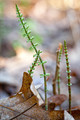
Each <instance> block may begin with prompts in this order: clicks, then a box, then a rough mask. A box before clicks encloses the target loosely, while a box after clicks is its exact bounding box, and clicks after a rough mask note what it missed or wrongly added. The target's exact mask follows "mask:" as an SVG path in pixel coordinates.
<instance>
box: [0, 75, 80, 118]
mask: <svg viewBox="0 0 80 120" xmlns="http://www.w3.org/2000/svg"><path fill="white" fill-rule="evenodd" d="M31 83H32V78H31V77H30V75H29V74H28V73H24V75H23V84H22V87H21V89H20V91H19V92H18V93H17V94H16V95H15V96H12V97H10V98H6V99H2V100H0V120H64V111H60V110H59V111H51V112H49V111H45V110H44V109H43V108H42V107H41V106H38V99H37V97H36V96H35V95H34V94H33V93H32V91H31V90H30V85H31ZM55 99H58V98H55ZM57 103H58V102H57ZM76 115H77V116H76ZM79 115H80V111H77V114H76V111H72V116H73V117H74V118H75V120H80V116H79ZM76 118H77V119H76Z"/></svg>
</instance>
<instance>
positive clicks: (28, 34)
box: [16, 5, 49, 110]
mask: <svg viewBox="0 0 80 120" xmlns="http://www.w3.org/2000/svg"><path fill="white" fill-rule="evenodd" d="M16 11H17V17H18V18H19V21H20V25H21V26H22V28H21V30H23V31H24V34H23V36H24V37H27V39H28V40H27V42H30V43H31V47H32V48H33V49H34V50H35V52H36V54H35V55H34V56H33V57H36V56H37V57H36V59H35V61H34V63H33V64H32V67H30V70H29V71H28V72H29V74H30V75H31V74H32V73H33V71H32V70H33V69H34V67H35V65H36V63H37V62H38V65H40V64H41V65H42V69H43V74H41V75H40V76H41V77H44V91H45V109H46V110H48V100H47V83H46V76H49V73H46V71H45V67H44V64H45V63H46V61H43V60H42V58H41V56H40V53H42V51H40V50H37V45H38V44H37V43H35V44H34V42H33V39H34V37H33V36H31V31H30V30H29V26H28V25H27V24H26V22H25V21H24V18H23V15H22V13H21V12H20V10H19V8H18V6H17V5H16ZM38 58H39V61H38Z"/></svg>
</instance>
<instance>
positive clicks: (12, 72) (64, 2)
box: [0, 0, 80, 105]
mask: <svg viewBox="0 0 80 120" xmlns="http://www.w3.org/2000/svg"><path fill="white" fill-rule="evenodd" d="M15 4H18V6H19V8H20V10H21V12H22V13H23V16H24V18H25V20H26V22H27V24H28V25H29V26H30V27H29V28H30V30H31V31H32V32H31V34H32V35H34V36H35V39H34V42H37V43H38V44H39V46H38V47H40V49H41V50H43V53H45V54H43V55H42V58H43V60H47V61H48V63H47V65H46V69H47V70H49V71H48V72H50V73H51V74H52V76H53V77H54V73H55V56H56V49H57V46H58V44H59V43H60V42H63V41H64V40H66V41H67V44H68V49H69V54H70V61H71V65H72V71H73V73H72V74H73V76H74V78H73V84H74V85H76V89H75V88H74V93H75V94H76V93H77V94H76V95H78V93H79V94H80V82H79V81H80V74H79V68H80V52H79V51H80V0H0V84H1V82H2V81H5V83H8V84H11V85H13V86H16V83H17V82H18V86H19V84H20V83H21V80H22V79H21V77H22V73H23V71H26V70H27V69H28V67H29V66H30V65H31V63H32V60H33V57H31V56H32V54H33V51H28V48H29V47H30V43H29V44H27V42H26V39H25V38H23V37H22V34H21V31H20V26H19V22H18V19H17V17H16V8H15ZM76 53H77V54H76ZM63 62H64V61H63ZM40 69H41V68H39V69H37V71H36V76H35V75H34V82H35V83H36V84H37V83H38V82H39V83H40V82H41V80H40V79H39V75H37V73H40V72H41V71H42V70H41V71H39V70H40ZM62 70H63V71H62V73H63V72H64V65H62ZM64 73H65V72H64ZM5 76H6V77H5ZM62 77H63V82H62V84H63V85H62V88H63V89H64V90H63V91H61V93H64V91H65V92H66V91H67V87H66V86H65V84H64V82H66V80H65V81H64V79H65V78H66V77H65V75H64V76H63V75H62ZM11 81H13V82H12V83H11ZM13 83H15V85H14V84H13ZM66 83H67V82H66ZM1 85H2V84H1ZM50 85H51V81H49V83H48V87H49V88H48V89H49V91H50V90H51V86H50ZM74 85H73V87H74ZM63 86H64V87H63ZM9 88H10V87H9ZM11 88H12V87H11ZM65 88H66V90H65ZM1 89H2V88H1V86H0V95H1V93H2V92H1ZM4 89H5V86H4ZM6 89H7V88H6ZM13 89H14V88H13ZM42 90H43V88H42V89H41V92H42ZM4 91H5V90H4ZM9 91H11V90H9ZM12 91H14V90H12ZM76 91H77V92H76ZM6 93H7V95H5V96H8V92H6ZM12 93H13V92H11V93H10V94H9V95H11V94H12ZM66 94H67V93H66ZM50 95H51V94H50ZM74 96H75V95H74ZM2 97H3V93H2ZM78 97H79V95H78V96H77V100H78ZM79 99H80V98H79ZM79 102H80V101H79ZM77 103H78V102H77ZM66 105H67V104H66Z"/></svg>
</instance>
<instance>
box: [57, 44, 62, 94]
mask: <svg viewBox="0 0 80 120" xmlns="http://www.w3.org/2000/svg"><path fill="white" fill-rule="evenodd" d="M58 50H59V56H58V74H57V82H58V94H59V95H60V62H61V55H62V44H61V43H60V44H59V49H58Z"/></svg>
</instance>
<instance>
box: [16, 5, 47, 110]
mask: <svg viewBox="0 0 80 120" xmlns="http://www.w3.org/2000/svg"><path fill="white" fill-rule="evenodd" d="M16 10H17V13H18V15H19V19H20V22H21V24H22V26H23V29H24V31H25V33H26V35H27V38H28V40H30V42H31V45H32V47H33V48H34V50H35V52H36V54H38V51H37V49H36V47H35V45H34V43H33V41H31V39H30V36H29V34H28V33H27V30H26V28H25V25H24V23H23V20H22V19H21V16H20V10H19V8H18V6H17V5H16ZM39 60H40V62H41V63H42V69H43V74H44V92H45V109H46V110H48V100H47V83H46V76H45V75H46V71H45V68H44V64H43V60H42V58H41V57H40V55H39Z"/></svg>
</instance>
